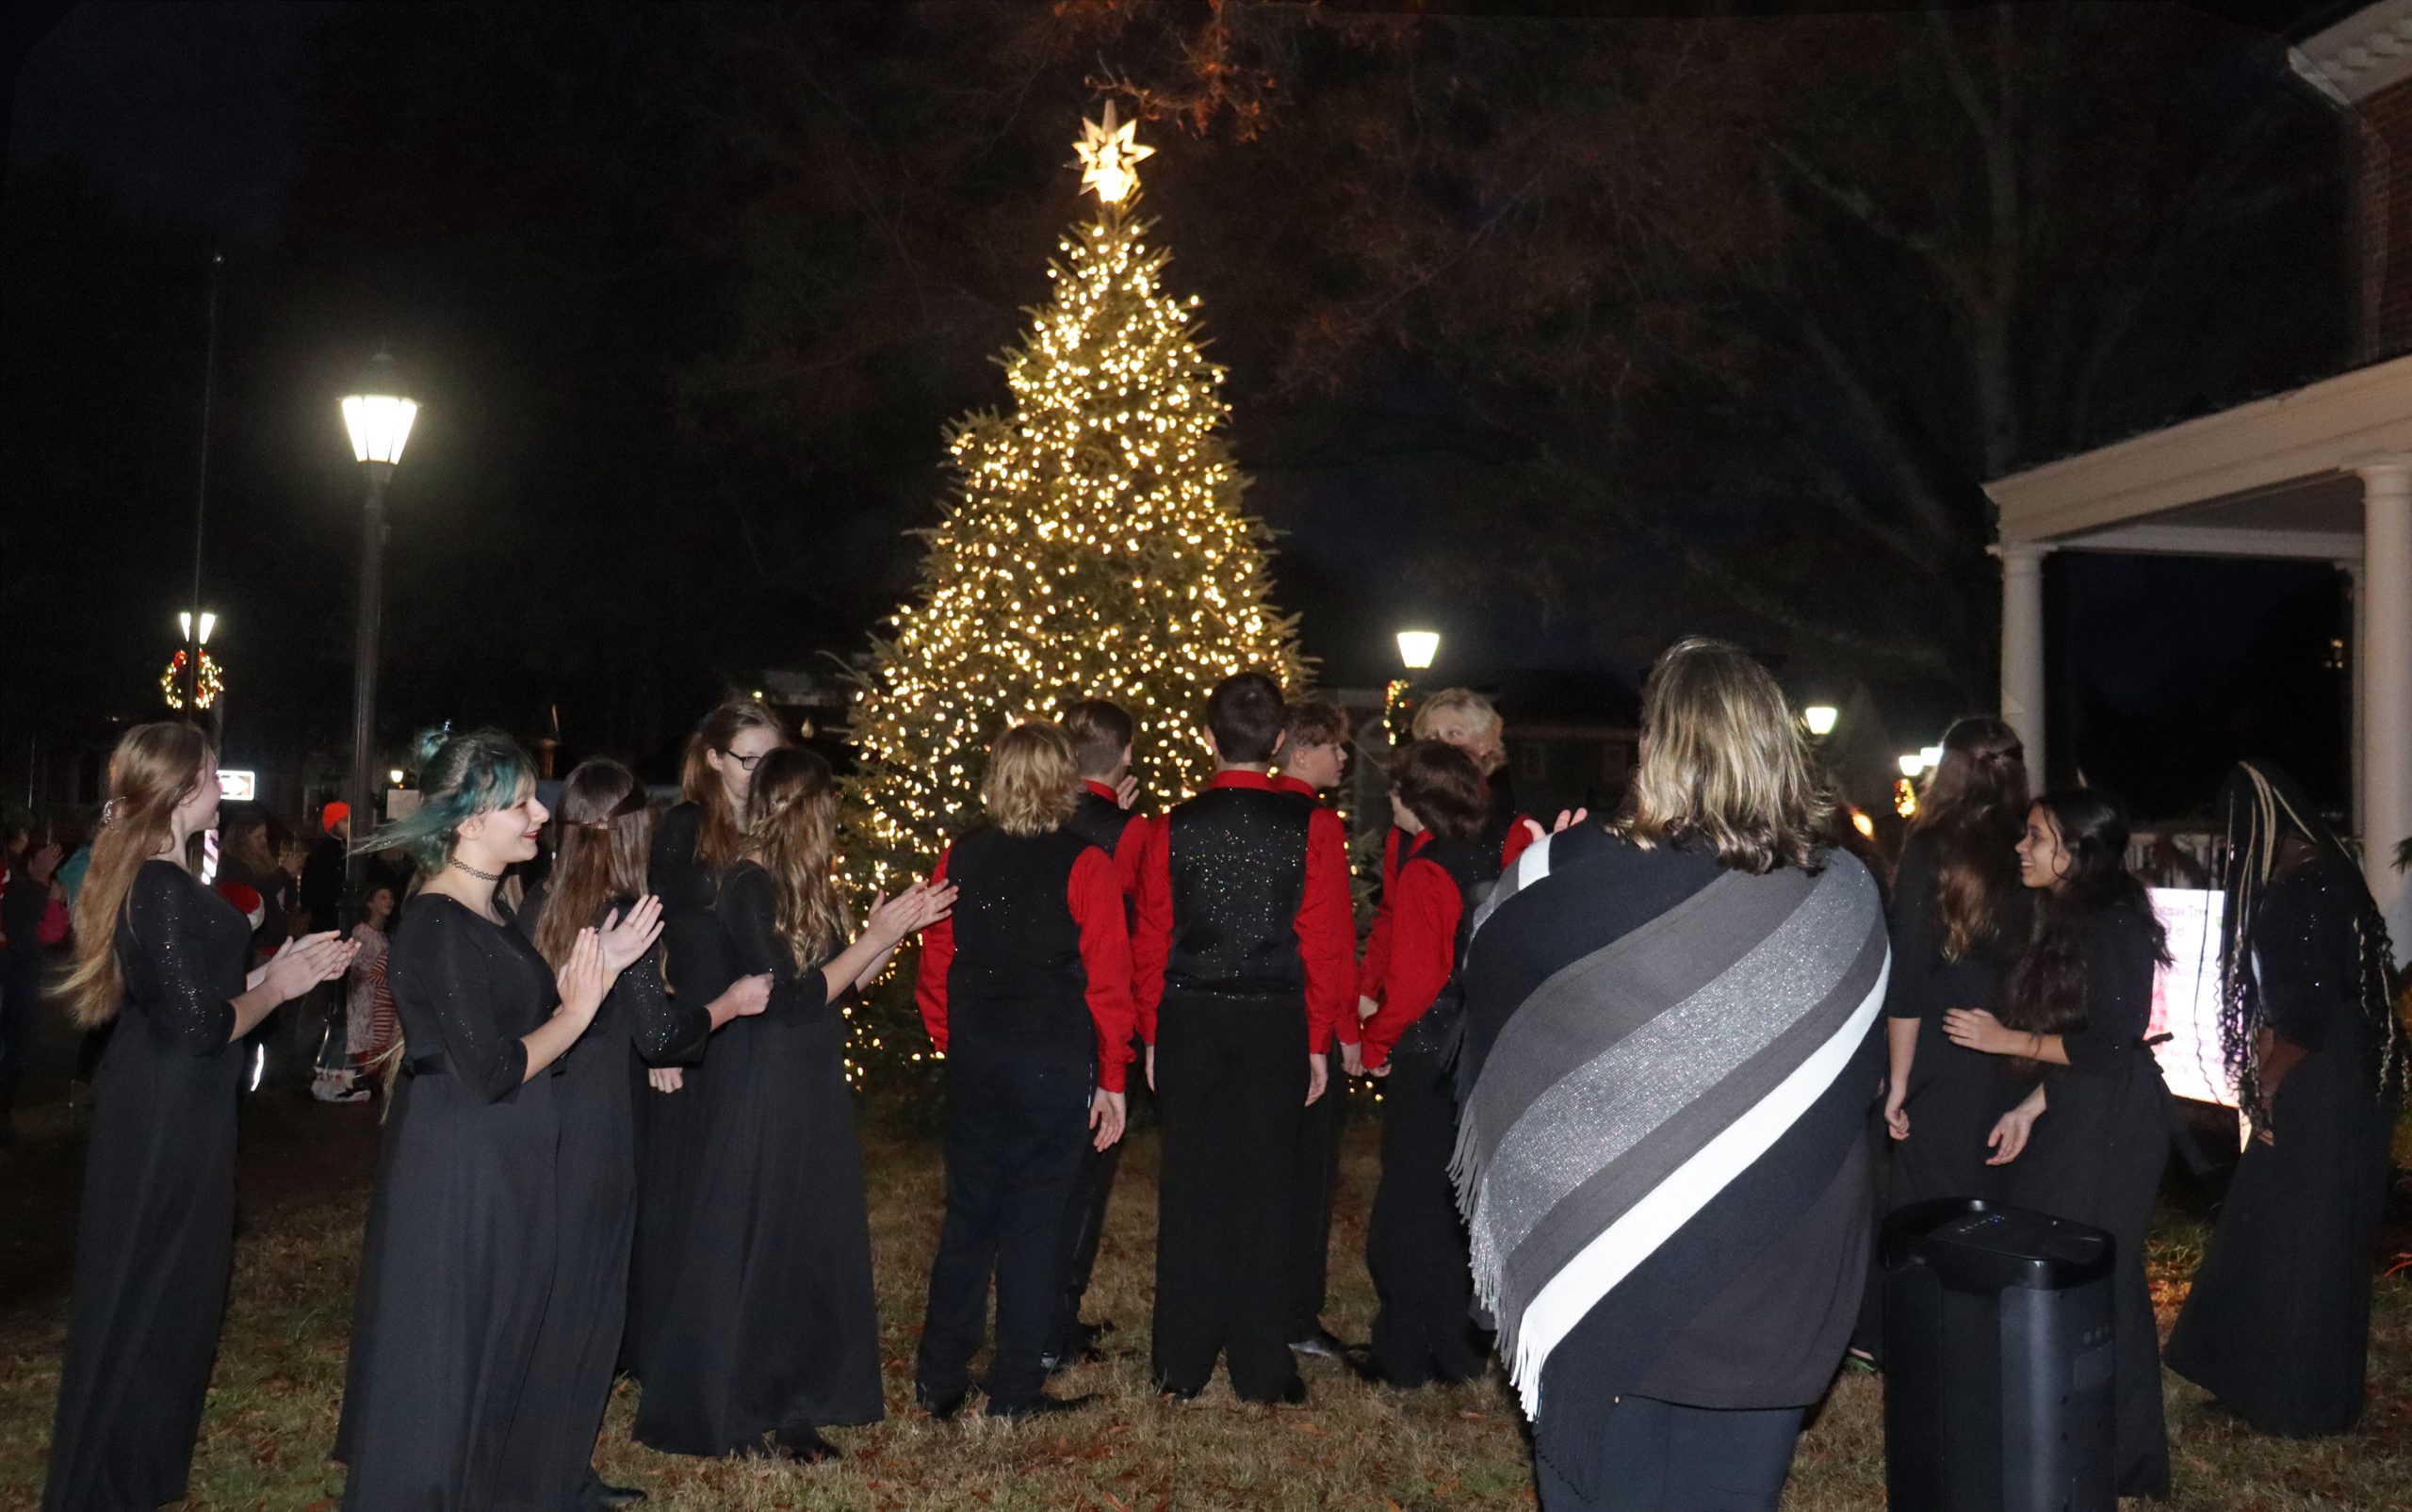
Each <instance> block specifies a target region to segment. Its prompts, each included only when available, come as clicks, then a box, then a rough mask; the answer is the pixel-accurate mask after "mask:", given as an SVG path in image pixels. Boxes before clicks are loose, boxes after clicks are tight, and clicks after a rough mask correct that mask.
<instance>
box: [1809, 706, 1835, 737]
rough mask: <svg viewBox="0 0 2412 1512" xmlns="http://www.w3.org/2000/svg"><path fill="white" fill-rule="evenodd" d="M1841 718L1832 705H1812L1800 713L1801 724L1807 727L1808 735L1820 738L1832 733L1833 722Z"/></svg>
mask: <svg viewBox="0 0 2412 1512" xmlns="http://www.w3.org/2000/svg"><path fill="white" fill-rule="evenodd" d="M1841 717H1842V714H1841V711H1840V710H1838V709H1836V708H1835V707H1834V706H1833V705H1832V704H1812V705H1810V706H1809V707H1807V708H1804V709H1802V710H1801V723H1803V724H1805V725H1807V726H1808V727H1809V733H1810V734H1812V735H1815V736H1818V737H1821V738H1822V737H1824V736H1828V735H1832V734H1833V733H1834V721H1836V720H1837V719H1840V718H1841Z"/></svg>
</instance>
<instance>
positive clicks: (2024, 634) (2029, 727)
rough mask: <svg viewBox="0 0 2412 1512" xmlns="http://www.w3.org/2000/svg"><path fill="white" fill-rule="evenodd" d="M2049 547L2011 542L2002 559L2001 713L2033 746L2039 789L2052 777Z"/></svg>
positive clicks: (2031, 766) (2030, 761)
mask: <svg viewBox="0 0 2412 1512" xmlns="http://www.w3.org/2000/svg"><path fill="white" fill-rule="evenodd" d="M2050 549H2051V548H2050V547H2049V546H2044V545H2036V544H2035V543H2033V542H2031V541H2005V542H2003V543H2002V544H2001V545H1997V546H1996V547H1994V555H1995V556H1996V557H1999V558H2000V559H2001V717H2002V720H2003V722H2004V723H2008V724H2009V725H2010V727H2011V728H2012V729H2014V730H2016V731H2017V732H2018V739H2019V741H2020V743H2022V744H2024V745H2025V746H2026V747H2027V772H2028V776H2029V779H2030V780H2031V781H2032V783H2033V785H2034V786H2035V788H2036V789H2038V790H2041V789H2042V788H2043V786H2044V785H2045V783H2046V782H2047V781H2049V780H2050V779H2049V778H2048V777H2047V776H2046V775H2045V772H2046V771H2047V769H2046V767H2045V761H2044V734H2045V732H2044V553H2045V552H2046V551H2049V550H2050Z"/></svg>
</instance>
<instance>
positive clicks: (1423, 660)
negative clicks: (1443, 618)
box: [1398, 630, 1441, 672]
mask: <svg viewBox="0 0 2412 1512" xmlns="http://www.w3.org/2000/svg"><path fill="white" fill-rule="evenodd" d="M1440 654H1441V632H1440V631H1438V630H1401V631H1399V632H1398V659H1399V662H1400V664H1401V665H1403V666H1405V667H1406V668H1407V670H1408V671H1410V672H1424V671H1426V670H1428V669H1429V668H1430V667H1431V665H1432V658H1434V657H1437V656H1439V655H1440Z"/></svg>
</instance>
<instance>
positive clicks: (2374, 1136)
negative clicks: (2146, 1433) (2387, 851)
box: [2169, 856, 2395, 1435]
mask: <svg viewBox="0 0 2412 1512" xmlns="http://www.w3.org/2000/svg"><path fill="white" fill-rule="evenodd" d="M2364 897H2365V894H2364V893H2363V890H2362V881H2361V878H2359V877H2357V876H2355V874H2354V873H2353V870H2352V869H2351V868H2350V867H2348V866H2347V865H2346V863H2345V862H2343V861H2341V860H2339V859H2336V858H2334V857H2329V856H2322V857H2319V858H2317V859H2314V860H2311V861H2308V862H2306V863H2305V864H2304V865H2302V866H2300V867H2297V868H2296V869H2295V870H2292V871H2290V872H2287V873H2285V874H2284V875H2282V876H2279V877H2277V878H2276V879H2274V880H2273V882H2272V883H2271V884H2270V886H2269V890H2268V891H2267V892H2266V893H2264V894H2263V896H2262V901H2261V906H2260V909H2259V911H2258V912H2257V915H2256V916H2255V918H2254V920H2253V925H2252V936H2251V939H2250V941H2249V942H2248V943H2249V944H2250V947H2251V950H2252V961H2253V969H2254V970H2255V972H2256V973H2257V976H2258V978H2259V982H2260V987H2261V997H2262V1001H2263V1002H2264V1004H2265V1005H2266V1006H2267V1009H2268V1013H2269V1020H2270V1025H2271V1028H2272V1030H2273V1032H2275V1033H2276V1034H2277V1036H2278V1037H2279V1038H2281V1039H2284V1040H2286V1041H2287V1042H2288V1043H2289V1044H2291V1045H2296V1046H2300V1047H2301V1048H2302V1049H2305V1050H2306V1051H2307V1052H2308V1053H2307V1054H2306V1055H2305V1056H2304V1057H2303V1059H2301V1060H2299V1061H2297V1062H2296V1063H2295V1064H2294V1066H2293V1067H2292V1068H2291V1069H2290V1070H2289V1071H2288V1072H2287V1074H2286V1077H2285V1080H2283V1081H2280V1082H2279V1084H2278V1095H2277V1097H2276V1098H2275V1100H2274V1104H2273V1107H2272V1109H2271V1113H2270V1127H2271V1131H2272V1135H2273V1141H2274V1143H2272V1144H2268V1145H2264V1144H2262V1143H2260V1142H2259V1141H2258V1140H2256V1141H2255V1142H2253V1143H2252V1144H2250V1145H2247V1146H2245V1148H2244V1154H2243V1156H2242V1158H2241V1159H2240V1160H2239V1161H2238V1162H2237V1166H2236V1175H2235V1176H2234V1177H2233V1178H2232V1179H2230V1180H2229V1182H2228V1189H2227V1201H2226V1204H2225V1206H2224V1207H2223V1208H2222V1209H2221V1211H2220V1221H2219V1227H2218V1228H2217V1229H2216V1230H2215V1231H2214V1232H2213V1233H2212V1235H2211V1244H2210V1249H2209V1251H2208V1253H2207V1254H2205V1256H2204V1257H2203V1264H2202V1268H2201V1269H2200V1270H2198V1271H2197V1272H2196V1273H2195V1275H2194V1288H2193V1292H2192V1294H2191V1295H2190V1296H2188V1298H2187V1299H2186V1310H2185V1311H2184V1312H2183V1313H2181V1314H2179V1316H2178V1319H2177V1327H2176V1331H2175V1332H2174V1333H2172V1334H2171V1335H2170V1338H2169V1368H2170V1369H2172V1370H2174V1371H2176V1373H2177V1374H2180V1375H2183V1376H2185V1377H2186V1378H2187V1379H2188V1380H2190V1381H2192V1382H2194V1383H2195V1384H2197V1385H2199V1386H2202V1387H2204V1388H2205V1389H2207V1390H2209V1391H2211V1392H2212V1393H2213V1394H2215V1395H2216V1396H2218V1397H2219V1399H2220V1400H2221V1401H2222V1402H2224V1403H2225V1404H2226V1405H2227V1406H2229V1407H2230V1408H2232V1409H2233V1410H2234V1411H2236V1412H2237V1413H2238V1414H2239V1415H2240V1416H2241V1417H2242V1418H2243V1419H2244V1421H2245V1422H2247V1423H2251V1424H2252V1425H2253V1427H2254V1428H2255V1429H2256V1430H2257V1431H2258V1432H2261V1433H2270V1434H2288V1435H2313V1434H2331V1433H2342V1432H2344V1431H2345V1430H2346V1429H2347V1428H2349V1427H2351V1426H2353V1424H2354V1422H2355V1419H2357V1418H2358V1417H2360V1415H2361V1411H2362V1401H2363V1396H2364V1390H2365V1384H2366V1381H2367V1374H2368V1366H2369V1345H2370V1331H2371V1258H2372V1257H2371V1250H2372V1247H2373V1246H2374V1244H2376V1242H2377V1237H2378V1224H2379V1218H2380V1214H2381V1211H2382V1210H2383V1209H2384V1207H2385V1205H2386V1201H2387V1180H2388V1166H2389V1163H2390V1153H2389V1148H2388V1137H2389V1127H2390V1125H2391V1124H2392V1122H2393V1114H2394V1111H2395V1110H2394V1109H2393V1108H2392V1107H2391V1106H2389V1105H2388V1104H2386V1103H2383V1102H2382V1101H2381V1100H2380V1097H2379V1075H2380V1066H2379V1047H2378V1043H2377V1038H2376V1036H2375V1035H2374V1034H2373V1033H2372V1032H2371V1027H2370V1023H2369V1020H2367V1019H2366V1018H2365V1017H2364V1016H2363V1015H2362V1009H2361V1005H2360V1003H2359V1002H2358V1001H2357V1000H2356V992H2357V989H2358V988H2359V985H2360V965H2361V955H2360V943H2359V941H2358V940H2357V939H2356V937H2355V919H2356V917H2357V916H2358V915H2359V914H2360V913H2361V911H2362V910H2363V909H2364V908H2365V907H2366V906H2367V904H2366V903H2365V902H2364Z"/></svg>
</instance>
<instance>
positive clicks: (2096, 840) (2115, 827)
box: [2001, 788, 2169, 1074]
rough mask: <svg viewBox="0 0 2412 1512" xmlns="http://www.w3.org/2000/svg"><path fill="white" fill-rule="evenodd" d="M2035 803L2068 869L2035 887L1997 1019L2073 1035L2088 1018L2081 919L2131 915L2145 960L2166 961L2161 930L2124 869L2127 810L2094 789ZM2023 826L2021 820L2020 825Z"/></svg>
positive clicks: (2018, 1060) (2021, 1067) (2031, 1065)
mask: <svg viewBox="0 0 2412 1512" xmlns="http://www.w3.org/2000/svg"><path fill="white" fill-rule="evenodd" d="M2033 807H2034V808H2036V809H2040V810H2041V811H2042V812H2043V814H2044V816H2045V818H2046V819H2047V820H2049V821H2051V825H2052V828H2053V830H2054V831H2055V832H2056V833H2058V835H2059V836H2060V840H2061V849H2062V850H2063V851H2065V852H2067V853H2068V858H2069V865H2068V874H2067V875H2066V876H2064V877H2062V880H2061V881H2060V883H2059V885H2058V886H2052V887H2047V888H2045V889H2044V890H2043V897H2042V900H2041V902H2039V903H2038V904H2037V906H2036V909H2035V932H2034V935H2033V937H2032V938H2031V939H2030V940H2029V944H2028V947H2027V953H2026V954H2025V955H2023V956H2021V957H2019V961H2018V967H2017V969H2015V970H2013V972H2011V974H2010V986H2009V990H2008V991H2007V992H2005V993H2004V994H2003V995H2002V1012H2001V1021H2002V1023H2003V1024H2005V1025H2007V1026H2008V1027H2010V1028H2012V1029H2014V1030H2017V1031H2018V1032H2021V1033H2029V1034H2073V1033H2076V1032H2079V1031H2081V1030H2083V1029H2085V1028H2086V1027H2087V1026H2088V1025H2090V1024H2091V1023H2093V1021H2094V1015H2093V1005H2092V1003H2091V1002H2090V1001H2089V996H2090V995H2089V993H2088V990H2087V989H2088V986H2089V983H2088V981H2087V977H2086V967H2085V932H2086V926H2087V925H2088V924H2089V923H2090V922H2091V921H2092V920H2094V919H2096V918H2098V917H2100V916H2102V915H2103V914H2106V913H2109V912H2110V911H2111V910H2114V909H2124V910H2126V911H2127V912H2128V913H2131V914H2133V915H2135V916H2136V917H2137V919H2139V921H2140V923H2139V926H2138V927H2139V928H2141V929H2142V930H2143V932H2144V935H2145V937H2146V938H2148V939H2149V940H2150V941H2151V942H2152V954H2153V959H2154V960H2155V961H2158V962H2159V963H2160V964H2161V965H2163V966H2166V965H2168V964H2169V936H2168V932H2167V931H2166V930H2165V929H2163V928H2162V927H2161V922H2160V916H2159V915H2158V914H2156V913H2154V912H2153V909H2152V895H2151V894H2150V893H2148V892H2146V891H2145V890H2144V885H2143V883H2142V882H2140V881H2138V880H2137V878H2136V874H2135V873H2134V872H2132V871H2129V870H2127V838H2128V835H2127V809H2126V807H2125V806H2123V805H2121V804H2120V802H2119V801H2118V800H2117V799H2115V798H2113V797H2111V796H2110V794H2108V793H2106V792H2103V791H2102V790H2101V789H2098V788H2063V789H2060V790H2058V791H2055V792H2047V793H2045V794H2043V795H2042V796H2040V797H2038V798H2037V799H2036V800H2035V802H2034V805H2033ZM2021 828H2022V829H2023V828H2024V826H2023V825H2022V826H2021ZM2011 1065H2012V1066H2013V1068H2014V1069H2016V1070H2018V1071H2021V1072H2025V1073H2029V1074H2032V1073H2033V1072H2034V1071H2035V1070H2036V1069H2038V1067H2037V1065H2036V1063H2035V1062H2033V1061H2030V1060H2029V1059H2028V1058H2026V1057H2025V1056H2014V1057H2013V1058H2012V1060H2011Z"/></svg>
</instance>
